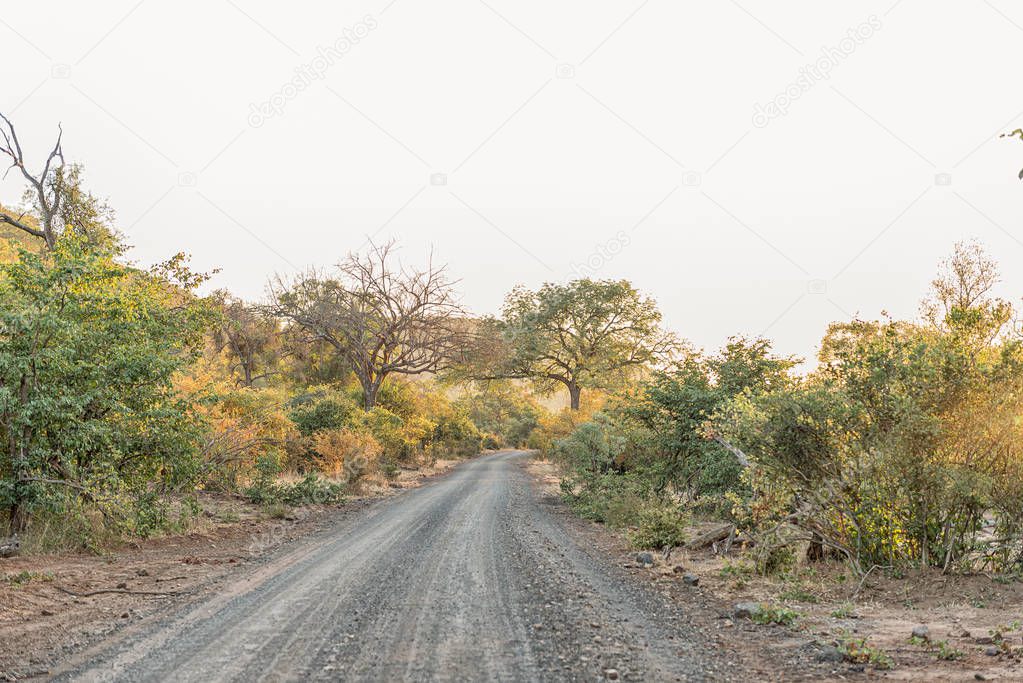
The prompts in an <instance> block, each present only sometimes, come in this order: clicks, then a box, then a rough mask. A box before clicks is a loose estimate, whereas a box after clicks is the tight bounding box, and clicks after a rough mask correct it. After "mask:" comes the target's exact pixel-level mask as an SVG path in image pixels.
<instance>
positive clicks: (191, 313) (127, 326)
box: [0, 234, 213, 533]
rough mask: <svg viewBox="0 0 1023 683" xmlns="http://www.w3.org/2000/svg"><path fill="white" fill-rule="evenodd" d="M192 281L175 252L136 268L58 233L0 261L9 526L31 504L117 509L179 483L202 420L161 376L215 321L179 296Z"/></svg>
mask: <svg viewBox="0 0 1023 683" xmlns="http://www.w3.org/2000/svg"><path fill="white" fill-rule="evenodd" d="M201 281H202V277H201V276H196V275H195V274H193V273H191V272H190V271H188V270H187V268H185V267H184V263H183V259H182V257H180V256H179V257H175V258H174V259H172V260H170V261H168V262H167V263H165V264H162V265H160V266H158V267H157V268H154V269H153V270H152V271H149V272H143V271H139V270H136V269H132V268H129V267H127V266H124V265H121V264H119V263H117V262H116V261H115V260H114V259H113V257H112V256H110V255H109V254H104V253H101V252H98V251H97V250H95V249H94V248H92V247H91V246H90V245H89V244H88V243H87V241H86V239H85V238H84V237H78V236H74V235H70V234H68V235H64V236H63V237H62V239H60V240H59V241H57V242H56V243H55V244H54V246H53V248H52V250H50V251H48V252H44V253H42V254H34V253H29V252H27V251H24V250H22V252H21V254H20V258H19V259H18V260H17V261H15V262H13V263H8V264H2V265H0V442H2V443H3V445H4V449H3V452H2V455H0V506H2V507H3V509H5V510H6V511H7V517H8V523H9V526H10V529H11V531H12V532H13V533H19V532H22V531H24V529H25V528H26V525H27V523H28V519H29V515H30V513H32V512H33V511H35V510H41V509H50V510H52V511H57V512H62V513H65V514H74V513H75V512H76V511H77V509H78V506H79V505H80V504H82V503H86V504H90V505H93V506H96V507H99V508H100V509H101V510H103V511H104V513H106V514H108V515H112V514H118V513H121V512H124V511H125V509H126V507H130V506H133V505H134V506H137V505H138V504H140V503H141V502H144V501H151V500H152V496H153V495H154V494H155V493H157V492H158V490H159V488H160V487H162V486H169V485H175V484H180V483H183V482H186V481H188V478H189V476H190V475H191V473H193V472H194V468H195V466H196V464H197V463H196V456H197V454H198V444H199V441H200V436H201V433H202V424H201V421H200V420H199V419H198V418H197V417H196V415H195V414H194V412H193V406H192V405H191V404H190V402H189V401H187V400H185V398H183V397H181V396H179V395H178V394H177V393H176V392H175V390H174V387H173V384H172V379H173V376H174V374H175V373H176V372H177V371H179V370H181V369H182V368H184V367H186V366H187V365H188V364H189V363H190V362H191V360H192V359H193V358H195V357H196V354H197V353H198V351H199V349H200V347H201V345H202V342H203V336H204V334H205V332H206V330H207V329H208V326H209V324H210V322H211V321H212V318H213V316H212V313H211V310H210V307H209V306H207V305H206V302H204V301H203V300H200V299H196V298H195V297H194V296H193V295H192V294H191V290H192V289H194V287H196V286H197V285H198V284H199V283H200V282H201ZM122 519H127V517H122ZM134 519H135V523H137V522H138V519H139V518H137V517H136V518H134ZM137 530H138V529H137Z"/></svg>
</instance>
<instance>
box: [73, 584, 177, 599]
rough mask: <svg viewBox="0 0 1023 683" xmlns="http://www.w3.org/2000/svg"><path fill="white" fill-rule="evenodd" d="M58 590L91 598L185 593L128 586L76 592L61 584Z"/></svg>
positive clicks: (163, 595) (161, 595)
mask: <svg viewBox="0 0 1023 683" xmlns="http://www.w3.org/2000/svg"><path fill="white" fill-rule="evenodd" d="M57 590H59V591H60V592H61V593H67V594H68V595H71V596H74V597H76V598H91V597H92V596H94V595H104V594H107V593H120V594H122V595H151V596H158V597H168V596H172V595H183V593H181V592H177V593H166V592H160V591H133V590H128V589H126V588H104V589H101V590H96V591H89V592H88V593H76V592H75V591H72V590H68V589H67V588H61V587H60V586H57Z"/></svg>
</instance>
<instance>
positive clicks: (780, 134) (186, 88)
mask: <svg viewBox="0 0 1023 683" xmlns="http://www.w3.org/2000/svg"><path fill="white" fill-rule="evenodd" d="M850 31H852V32H853V34H854V35H855V36H856V38H855V39H851V38H849V35H850ZM353 36H354V38H355V39H352V40H349V41H348V43H345V42H343V41H344V40H345V39H346V37H348V38H352V37H353ZM339 39H341V40H342V42H341V44H340V45H339V47H340V48H341V49H342V50H344V53H343V54H341V53H340V52H339V53H337V55H339V56H334V55H332V56H331V59H330V60H326V59H324V58H323V57H322V55H324V54H325V52H324V51H326V49H327V48H328V46H331V45H336V44H338V41H339ZM0 40H2V41H3V42H2V44H3V46H4V56H5V58H4V59H3V61H2V62H0V75H2V78H3V85H4V87H3V95H2V98H0V111H4V112H5V113H7V114H8V115H10V116H11V117H12V118H13V120H14V122H15V124H16V125H17V126H18V128H19V131H20V132H21V135H22V138H23V143H25V146H26V147H27V149H29V150H31V153H33V154H34V155H35V159H36V161H38V162H41V161H42V159H43V155H44V154H45V151H46V150H47V149H48V146H49V145H51V144H52V139H53V135H54V133H55V130H56V125H57V123H58V121H59V122H62V123H63V126H64V131H65V145H64V147H65V150H66V152H67V153H68V154H69V156H70V157H72V158H73V159H75V160H78V161H82V162H84V163H85V164H86V168H87V172H88V176H87V180H88V182H89V185H90V187H91V188H92V189H93V190H94V191H95V192H96V193H98V194H100V195H102V196H105V197H108V198H109V201H110V203H111V205H112V206H113V207H114V208H115V209H116V211H117V215H118V223H119V226H120V229H121V230H122V231H123V232H124V233H125V234H126V235H127V237H128V240H129V242H130V243H131V244H132V245H134V249H133V252H132V256H133V258H135V259H137V260H138V261H139V262H142V263H149V262H153V261H156V260H159V259H161V258H163V257H166V256H168V255H170V254H172V253H174V252H176V251H180V250H185V251H188V252H190V253H191V254H193V256H194V263H195V265H196V266H197V267H198V268H200V269H212V268H220V269H221V272H220V274H219V275H218V276H217V277H216V279H215V283H214V284H215V285H216V286H223V287H228V288H230V289H232V290H233V291H235V292H236V293H237V294H239V295H241V296H243V297H246V298H249V299H254V298H258V297H259V296H260V295H261V293H262V291H263V288H264V285H265V283H266V280H267V277H268V276H269V275H270V274H271V273H273V272H275V271H277V272H284V273H286V272H289V271H292V270H294V269H295V268H298V267H304V266H308V265H314V264H317V265H326V264H329V263H333V262H336V261H338V260H339V259H340V258H341V257H342V256H343V255H344V254H345V253H347V252H348V251H350V250H355V249H359V248H360V247H361V246H362V245H363V244H364V243H365V240H366V237H367V236H368V235H374V236H375V238H376V239H378V240H386V239H387V238H389V237H396V238H399V239H400V241H401V244H402V245H403V247H402V254H403V257H404V258H405V259H406V260H408V261H409V262H422V260H423V258H424V256H425V254H426V252H427V250H428V249H429V248H430V247H432V248H433V249H434V251H435V255H436V258H438V259H440V260H443V261H446V262H448V263H449V264H450V267H451V271H452V273H453V275H454V276H455V277H457V278H459V279H460V280H461V289H462V291H463V293H464V299H465V303H466V304H467V305H468V306H469V307H471V308H472V309H473V310H475V311H477V312H493V311H496V310H497V309H498V307H499V305H500V303H501V300H502V298H503V296H504V294H505V293H506V292H507V291H508V290H509V289H510V288H511V287H512V286H514V285H515V284H519V283H522V284H525V285H528V286H537V285H539V284H540V283H542V282H544V281H550V280H567V279H570V278H571V277H574V276H575V274H576V273H577V272H585V274H588V275H591V276H593V277H600V278H628V279H630V280H632V281H633V282H634V283H635V284H636V285H637V286H639V287H640V288H641V289H642V290H644V291H646V292H648V293H650V294H652V295H654V296H655V297H656V298H657V300H658V301H659V302H660V305H661V307H662V310H663V312H664V314H665V318H666V322H667V324H668V326H670V327H671V328H672V329H674V330H675V331H677V332H678V333H680V334H682V335H683V336H686V337H688V338H690V339H692V340H693V341H694V342H695V343H696V344H698V345H700V346H703V347H706V348H708V349H711V348H716V347H717V346H719V345H720V344H722V343H723V342H724V341H725V339H726V338H727V337H728V336H729V335H730V334H734V333H747V334H765V335H767V336H769V337H771V338H773V339H775V340H776V345H777V348H778V349H779V350H780V351H782V352H785V353H795V354H800V355H804V356H812V355H814V354H815V353H816V347H817V343H818V341H819V339H820V336H821V334H822V333H823V331H824V329H825V327H826V325H827V324H828V323H829V322H831V321H834V320H841V319H848V318H849V317H851V316H853V315H855V314H859V315H861V316H867V317H875V316H877V315H879V314H880V312H881V311H882V310H887V311H889V312H890V313H892V314H893V315H895V316H899V317H912V316H914V315H915V314H916V311H917V302H918V301H919V299H920V298H921V296H922V295H923V294H924V292H925V290H926V288H927V285H928V282H929V280H930V279H931V277H932V275H933V273H934V271H935V267H936V264H937V262H938V261H939V260H940V259H941V258H942V257H943V256H944V255H945V254H947V253H948V252H949V251H950V250H951V248H952V245H953V243H954V242H955V241H957V240H960V239H964V238H968V237H977V238H979V239H980V240H982V241H983V242H984V243H985V244H987V245H988V247H989V249H990V250H991V251H992V253H993V254H994V255H995V256H996V257H997V258H998V259H999V260H1000V261H1001V263H1002V268H1003V275H1004V283H1003V288H1004V291H1003V292H1002V293H1003V295H1005V296H1007V297H1009V298H1012V299H1013V300H1018V299H1019V296H1020V295H1023V267H1021V266H1023V243H1021V240H1023V225H1021V224H1020V223H1021V221H1020V215H1021V212H1020V208H1021V206H1023V183H1020V182H1019V181H1018V180H1016V178H1015V176H1016V173H1017V171H1018V170H1019V168H1020V167H1023V144H1021V143H1019V142H1017V141H1008V140H1000V139H998V134H999V133H1001V132H1003V131H1005V130H1009V129H1011V128H1015V127H1018V126H1020V125H1023V91H1021V90H1020V88H1019V87H1018V85H1017V83H1016V80H1017V79H1016V76H1017V66H1018V65H1019V64H1020V62H1021V59H1020V57H1021V56H1023V7H1021V6H1020V3H1012V2H1009V1H1008V0H989V1H988V0H955V1H953V0H938V1H935V0H931V1H929V2H925V0H899V1H898V2H896V1H895V0H882V1H878V2H872V1H861V2H856V3H823V2H819V1H818V2H811V1H809V0H807V1H799V2H796V1H792V2H779V1H777V0H775V1H773V2H767V1H766V0H738V1H730V0H721V1H719V2H713V3H710V2H698V1H696V0H690V1H685V2H680V1H675V0H645V1H644V0H629V1H624V0H623V1H614V2H611V1H608V0H604V1H595V0H586V1H584V0H570V1H560V2H550V1H549V0H548V1H545V2H542V1H540V0H514V1H512V0H486V1H485V2H484V1H483V0H440V1H438V2H429V3H427V2H422V1H421V0H420V1H416V0H393V1H392V0H376V1H374V2H369V1H366V2H362V1H358V2H331V3H328V2H293V3H281V2H269V1H262V0H260V1H250V0H184V1H178V2H170V0H142V1H141V2H139V0H117V1H114V0H107V1H105V2H103V3H83V2H46V1H40V2H34V3H5V4H4V7H3V8H2V10H0ZM321 48H322V49H323V51H321ZM811 65H813V68H812V69H809V70H807V67H808V66H811ZM820 69H828V70H829V73H828V74H827V76H826V77H825V75H824V74H823V72H822V71H820ZM313 71H315V72H316V73H317V74H318V75H319V76H321V78H315V79H310V78H309V77H308V76H305V77H303V76H300V75H299V74H301V73H304V74H310V73H311V72H313ZM296 78H306V79H307V80H310V85H309V86H308V87H305V88H303V89H301V90H298V91H296V90H292V89H290V88H288V87H286V86H287V84H289V83H291V82H293V81H294V79H296ZM786 91H790V96H788V99H789V100H790V102H789V104H788V105H787V107H786V112H785V113H784V114H782V113H781V112H780V111H773V110H770V111H769V110H768V109H767V106H768V104H769V103H771V102H774V101H777V98H778V97H779V96H783V97H784V96H785V93H786ZM267 102H272V103H273V105H274V109H273V110H268V109H267V108H266V107H265V106H261V105H262V103H267ZM758 105H759V106H760V107H764V109H758ZM757 111H761V112H763V113H762V115H760V116H756V117H755V116H754V114H755V112H757ZM255 112H261V113H258V114H257V113H255ZM20 194H21V185H20V183H19V182H18V179H17V178H15V177H14V174H11V176H10V177H9V178H8V179H7V180H6V181H4V182H3V183H2V184H0V200H2V201H4V202H12V201H15V200H17V198H18V197H20ZM601 253H603V254H605V255H606V256H600V255H599V254H601ZM587 264H589V265H587Z"/></svg>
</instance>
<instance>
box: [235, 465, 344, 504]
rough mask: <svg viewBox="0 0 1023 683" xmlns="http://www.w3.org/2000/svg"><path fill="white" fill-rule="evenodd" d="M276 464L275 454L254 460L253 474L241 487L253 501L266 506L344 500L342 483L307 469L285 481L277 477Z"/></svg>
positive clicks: (341, 501)
mask: <svg viewBox="0 0 1023 683" xmlns="http://www.w3.org/2000/svg"><path fill="white" fill-rule="evenodd" d="M280 470H281V468H280V464H279V461H278V460H277V458H276V457H274V456H272V455H270V456H264V457H263V458H260V459H259V461H257V463H256V472H257V474H256V477H255V478H254V479H253V481H252V484H251V485H250V486H249V487H248V488H246V489H245V490H244V493H245V495H246V497H248V499H249V500H250V501H252V502H253V503H256V504H259V505H264V506H266V507H268V508H272V507H274V506H279V505H282V504H283V505H290V506H292V507H300V506H304V505H337V504H341V503H343V502H344V500H345V495H344V491H345V487H344V485H343V484H338V483H336V482H331V481H327V480H325V479H321V478H320V477H319V476H318V475H316V474H313V473H310V474H307V475H306V476H305V478H303V479H302V480H301V481H299V482H296V483H293V484H289V483H284V482H279V481H278V480H277V478H278V476H279V475H280Z"/></svg>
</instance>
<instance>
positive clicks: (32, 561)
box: [0, 460, 461, 680]
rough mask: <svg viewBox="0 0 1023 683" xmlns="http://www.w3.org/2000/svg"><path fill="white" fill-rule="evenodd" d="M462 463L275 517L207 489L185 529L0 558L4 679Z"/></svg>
mask: <svg viewBox="0 0 1023 683" xmlns="http://www.w3.org/2000/svg"><path fill="white" fill-rule="evenodd" d="M458 462H461V461H454V460H439V461H437V462H436V463H435V464H434V465H432V466H430V467H428V468H424V469H419V470H403V471H402V472H401V473H400V475H399V476H398V477H397V479H396V480H395V481H392V482H387V481H384V480H383V479H379V480H371V481H367V482H366V483H365V485H364V486H363V491H361V492H360V494H359V495H358V496H352V497H350V498H349V500H348V501H347V502H346V503H345V504H344V505H342V506H318V507H307V508H302V509H296V510H291V511H289V512H287V513H286V516H284V517H271V516H269V515H268V514H267V513H266V512H265V511H264V510H263V509H262V508H260V507H259V506H256V505H252V504H251V503H249V502H247V501H246V500H245V499H244V498H241V497H239V496H227V495H212V494H202V495H201V496H200V499H199V500H200V505H201V506H202V510H203V512H202V513H201V515H200V518H199V521H198V522H197V523H196V524H195V525H194V526H193V528H191V529H190V530H189V532H188V533H186V534H183V535H172V536H163V537H160V538H154V539H149V540H145V541H142V542H139V543H132V544H125V545H123V546H121V547H114V548H108V549H105V550H104V551H103V552H102V553H101V554H70V555H69V554H62V555H31V556H25V557H16V558H8V559H0V680H18V679H22V678H34V677H44V676H46V675H48V673H49V672H51V671H52V670H53V668H54V666H55V665H56V664H58V663H60V662H62V661H64V660H66V659H67V657H68V655H69V653H72V652H76V651H79V650H81V649H82V648H84V647H87V646H88V645H90V644H92V643H95V642H97V641H100V640H102V639H104V638H107V637H110V636H111V635H112V634H115V633H117V632H118V631H120V630H122V629H124V628H125V627H126V626H128V625H129V624H133V623H136V622H138V621H140V620H142V619H145V618H147V617H150V616H152V615H154V614H158V613H160V612H161V611H166V610H168V609H172V608H174V607H175V606H176V605H179V604H183V603H184V602H186V601H188V600H191V599H194V598H195V596H197V595H202V594H204V593H206V592H210V591H214V590H216V589H217V587H218V586H221V585H223V584H224V583H225V582H227V581H229V580H230V579H231V577H232V576H233V575H235V574H237V573H238V572H239V571H240V570H241V569H242V568H243V567H249V566H252V565H256V564H259V563H261V562H263V561H264V558H266V557H267V556H269V555H271V554H273V553H274V552H275V551H277V550H279V549H280V548H281V547H282V546H287V545H288V544H290V543H292V542H294V541H296V540H297V539H303V538H306V537H308V536H310V535H311V534H314V533H316V532H317V531H320V530H322V529H324V528H327V527H328V526H330V525H332V524H336V523H337V522H338V521H339V520H343V519H345V518H347V517H349V516H353V515H357V514H359V513H360V512H361V510H363V509H364V508H365V507H367V506H368V505H370V504H372V503H373V502H374V501H376V500H378V499H380V498H382V497H386V496H389V495H393V494H395V493H398V492H400V491H402V490H405V489H409V488H415V487H418V486H421V485H422V484H424V483H426V482H428V481H429V480H430V479H432V478H434V477H435V476H438V475H440V474H443V473H444V472H447V471H448V470H450V469H451V468H452V467H454V466H455V465H457V464H458ZM97 591H103V592H99V593H96V592H97ZM91 593H95V594H92V595H90V594H91ZM74 594H77V595H74Z"/></svg>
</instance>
